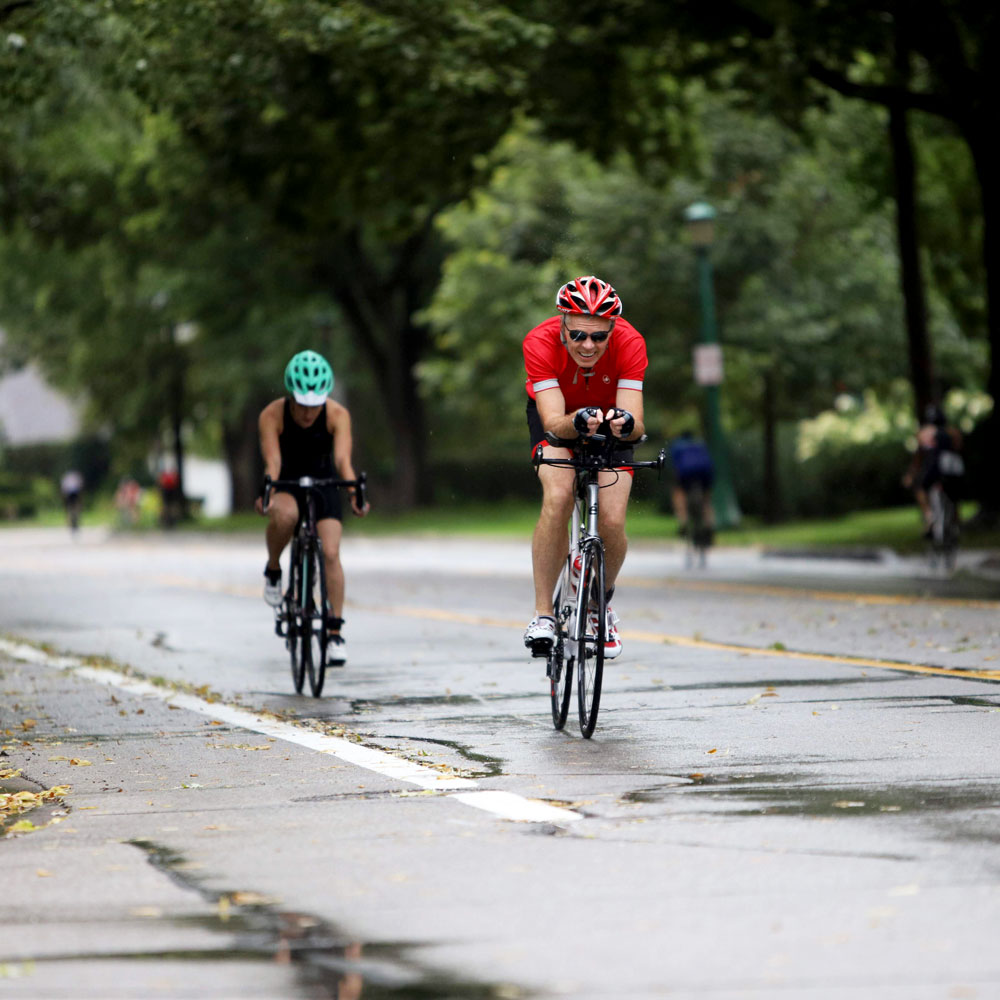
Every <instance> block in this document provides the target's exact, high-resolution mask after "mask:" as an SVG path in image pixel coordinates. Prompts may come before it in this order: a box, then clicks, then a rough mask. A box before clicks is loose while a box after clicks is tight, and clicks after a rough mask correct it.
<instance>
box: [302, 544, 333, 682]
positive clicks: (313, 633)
mask: <svg viewBox="0 0 1000 1000" xmlns="http://www.w3.org/2000/svg"><path fill="white" fill-rule="evenodd" d="M302 573H303V580H304V581H305V585H304V587H303V593H304V594H305V598H304V600H303V607H302V652H303V659H305V661H306V670H307V671H308V672H309V688H310V690H311V691H312V693H313V697H314V698H318V697H319V696H320V695H321V694H322V693H323V682H324V681H325V679H326V641H327V634H326V574H325V573H324V567H323V546H322V545H321V544H320V541H319V539H318V538H317V539H316V540H315V542H314V544H313V545H312V546H310V549H309V550H308V551H307V552H306V553H305V555H304V558H303V560H302Z"/></svg>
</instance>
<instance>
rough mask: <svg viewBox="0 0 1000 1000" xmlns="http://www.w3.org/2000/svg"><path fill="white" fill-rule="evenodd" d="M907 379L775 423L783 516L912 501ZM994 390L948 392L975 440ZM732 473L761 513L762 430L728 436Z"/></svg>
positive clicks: (953, 417) (950, 410)
mask: <svg viewBox="0 0 1000 1000" xmlns="http://www.w3.org/2000/svg"><path fill="white" fill-rule="evenodd" d="M911 398H912V397H911V396H910V392H909V389H908V387H907V386H906V385H905V384H900V385H899V386H897V387H895V388H894V389H893V391H892V392H890V393H889V394H887V395H886V396H885V397H884V398H878V397H876V395H875V394H874V393H866V394H865V395H864V396H863V397H862V398H861V399H858V398H856V397H848V396H843V397H840V398H839V399H838V400H837V404H836V406H835V408H834V409H832V410H828V411H825V412H823V413H821V414H819V415H818V416H816V417H814V418H813V419H811V420H803V421H800V422H799V423H797V424H784V425H782V426H781V427H780V428H779V431H778V481H779V482H778V486H779V491H780V500H781V509H782V512H783V514H784V516H785V517H823V516H830V515H834V516H835V515H839V514H846V513H850V512H851V511H856V510H870V509H876V508H880V507H892V506H896V505H902V504H908V503H912V502H913V497H912V494H911V492H910V491H909V490H907V489H906V488H905V487H904V486H903V485H902V482H901V480H902V476H903V474H904V473H905V472H906V470H907V468H908V466H909V463H910V458H911V456H912V454H913V452H914V450H915V449H916V434H915V431H916V422H915V420H914V418H913V411H912V401H911ZM991 408H992V406H991V403H990V400H989V397H987V396H985V395H984V394H982V393H969V392H965V391H962V390H953V391H952V392H950V393H948V395H947V396H946V397H945V400H944V409H945V412H946V413H947V415H948V418H949V422H950V423H952V424H954V425H955V426H957V427H959V428H960V429H961V430H962V432H963V434H965V435H966V436H967V440H968V442H969V444H970V445H973V446H974V444H975V441H976V434H975V428H976V427H977V425H979V424H980V423H981V422H982V420H983V419H984V418H985V417H986V416H987V415H988V414H989V412H990V410H991ZM731 459H732V464H733V479H734V483H735V487H736V491H737V495H738V497H739V502H740V506H741V509H742V510H743V512H744V513H746V514H753V515H758V514H760V513H762V511H763V507H764V503H763V498H764V490H765V484H764V478H763V443H762V441H761V437H760V432H759V431H755V432H753V433H751V432H741V433H737V434H735V435H734V436H733V439H732V441H731ZM966 464H967V467H968V471H969V476H968V477H967V478H968V483H967V492H968V491H969V489H970V488H972V487H974V483H975V481H976V472H977V467H978V464H979V461H978V459H977V454H976V450H975V448H974V447H970V448H967V449H966Z"/></svg>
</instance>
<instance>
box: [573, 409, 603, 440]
mask: <svg viewBox="0 0 1000 1000" xmlns="http://www.w3.org/2000/svg"><path fill="white" fill-rule="evenodd" d="M603 419H604V414H603V413H601V411H600V410H599V409H598V408H597V407H596V406H584V407H583V408H582V409H580V410H577V411H576V413H575V414H574V416H573V427H574V428H576V432H577V433H578V434H583V435H585V436H587V437H590V435H591V434H596V433H597V428H598V427H600V426H601V421H602V420H603Z"/></svg>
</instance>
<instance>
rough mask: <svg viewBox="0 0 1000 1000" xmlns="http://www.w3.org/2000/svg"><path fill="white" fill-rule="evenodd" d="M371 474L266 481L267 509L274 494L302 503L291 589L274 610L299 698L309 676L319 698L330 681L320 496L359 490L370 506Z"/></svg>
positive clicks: (362, 500)
mask: <svg viewBox="0 0 1000 1000" xmlns="http://www.w3.org/2000/svg"><path fill="white" fill-rule="evenodd" d="M365 479H366V477H365V473H363V472H362V473H361V475H360V476H358V478H357V479H314V478H313V477H312V476H303V477H301V478H300V479H274V480H272V479H265V481H264V510H265V511H266V510H267V508H268V504H270V502H271V492H272V490H274V489H288V490H291V489H293V488H294V489H296V490H298V491H300V493H301V496H302V499H301V501H300V505H299V524H298V527H297V528H296V531H295V535H294V536H293V538H292V550H291V556H290V564H291V565H290V570H289V574H288V589H287V590H286V591H285V596H284V597H283V598H282V601H281V604H280V606H279V607H277V608H275V610H274V631H275V632H276V633H277V634H278V635H279V636H281V637H282V638H283V639H284V640H285V646H286V647H287V649H288V653H289V657H290V659H291V664H292V683H293V684H294V685H295V693H296V694H301V693H302V687H303V685H304V683H305V678H306V674H308V675H309V689H310V690H311V691H312V693H313V697H315V698H318V697H319V696H320V694H322V692H323V682H324V680H325V678H326V667H327V643H328V642H329V639H330V635H329V630H328V628H327V613H326V608H327V604H326V601H327V595H326V572H325V568H324V564H323V542H322V541H321V540H320V537H319V534H318V533H317V531H316V499H315V494H316V493H317V491H318V490H320V489H321V488H323V487H328V486H334V487H341V486H347V487H349V486H354V487H356V488H357V491H358V502H359V505H360V506H361V507H364V505H365Z"/></svg>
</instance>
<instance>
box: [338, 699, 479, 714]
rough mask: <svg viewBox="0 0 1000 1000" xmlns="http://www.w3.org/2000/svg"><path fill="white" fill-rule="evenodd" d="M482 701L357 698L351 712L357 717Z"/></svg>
mask: <svg viewBox="0 0 1000 1000" xmlns="http://www.w3.org/2000/svg"><path fill="white" fill-rule="evenodd" d="M481 700H482V699H481V698H479V697H477V696H475V695H471V694H442V695H422V696H418V695H413V696H410V697H406V696H404V695H399V696H391V697H388V698H371V699H369V698H355V699H353V700H352V701H351V711H352V712H353V713H354V714H355V715H363V714H365V713H368V712H377V711H380V710H381V709H384V708H406V707H408V706H411V705H416V706H421V705H474V704H477V703H478V702H480V701H481Z"/></svg>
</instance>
